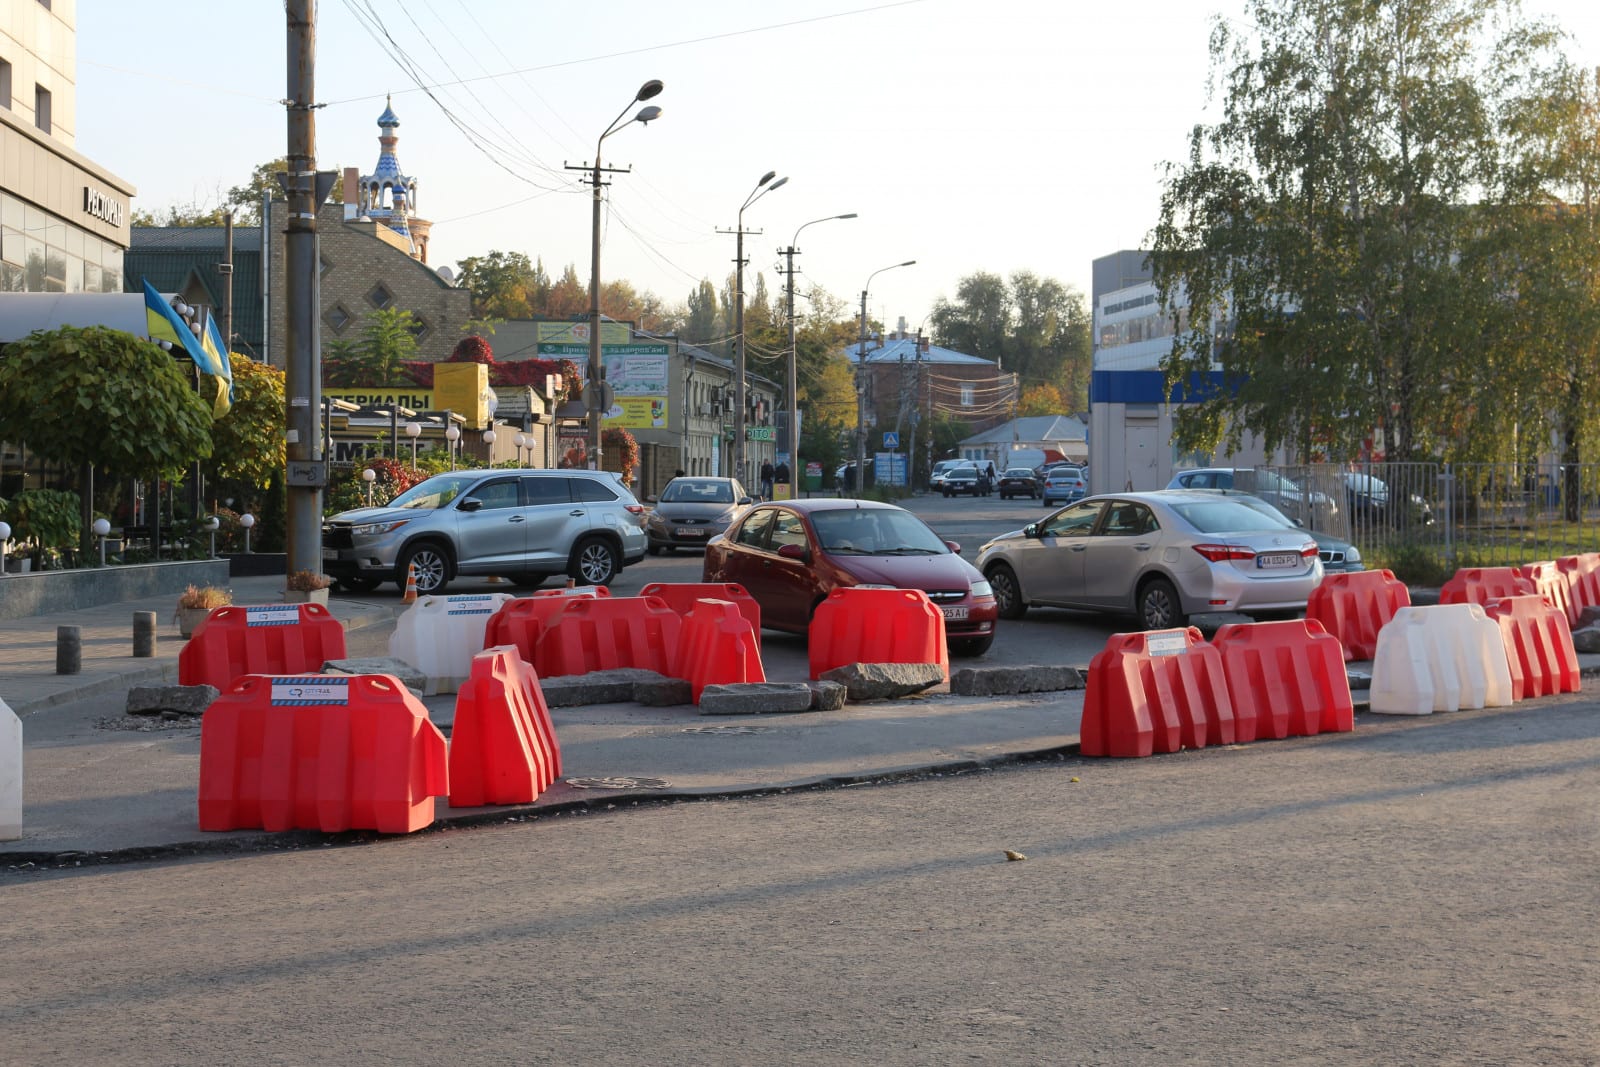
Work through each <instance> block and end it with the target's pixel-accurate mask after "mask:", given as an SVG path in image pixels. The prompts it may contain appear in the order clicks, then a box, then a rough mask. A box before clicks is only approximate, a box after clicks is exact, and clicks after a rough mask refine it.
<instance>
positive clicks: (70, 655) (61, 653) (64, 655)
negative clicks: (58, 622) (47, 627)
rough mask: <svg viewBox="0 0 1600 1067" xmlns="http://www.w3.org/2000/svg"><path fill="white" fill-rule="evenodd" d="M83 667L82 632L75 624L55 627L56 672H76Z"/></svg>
mask: <svg viewBox="0 0 1600 1067" xmlns="http://www.w3.org/2000/svg"><path fill="white" fill-rule="evenodd" d="M82 667H83V634H82V633H81V632H80V631H79V629H78V628H77V627H76V626H57V627H56V673H57V674H77V673H78V671H79V670H81V669H82Z"/></svg>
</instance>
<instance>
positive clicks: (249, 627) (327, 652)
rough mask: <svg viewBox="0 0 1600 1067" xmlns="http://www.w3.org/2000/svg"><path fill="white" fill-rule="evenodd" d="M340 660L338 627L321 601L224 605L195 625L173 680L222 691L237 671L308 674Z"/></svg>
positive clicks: (342, 651)
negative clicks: (175, 678) (331, 661)
mask: <svg viewBox="0 0 1600 1067" xmlns="http://www.w3.org/2000/svg"><path fill="white" fill-rule="evenodd" d="M344 658H345V645H344V626H343V625H342V624H341V623H340V622H339V620H338V619H336V618H334V617H333V614H332V613H331V612H330V611H328V609H327V608H326V607H324V606H322V605H321V604H260V605H252V606H248V607H245V606H238V605H229V606H228V607H225V608H216V609H214V610H213V611H212V612H211V614H210V615H209V616H207V617H206V619H205V620H204V621H203V622H201V623H200V625H199V626H197V627H195V631H194V636H193V637H191V638H190V639H189V643H188V644H187V645H184V646H183V650H182V651H180V652H179V653H178V683H179V684H180V685H211V686H216V688H217V689H219V690H222V691H226V690H227V689H228V687H229V686H230V685H232V684H233V680H234V679H235V678H238V677H240V676H242V675H246V674H304V673H308V672H311V673H314V672H316V671H320V670H322V665H323V664H324V663H326V662H328V661H329V660H330V659H344Z"/></svg>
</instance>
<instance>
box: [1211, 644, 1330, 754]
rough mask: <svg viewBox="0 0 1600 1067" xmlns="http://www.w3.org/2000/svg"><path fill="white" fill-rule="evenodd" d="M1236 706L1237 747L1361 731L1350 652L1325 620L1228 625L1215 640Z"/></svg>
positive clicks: (1235, 731)
mask: <svg viewBox="0 0 1600 1067" xmlns="http://www.w3.org/2000/svg"><path fill="white" fill-rule="evenodd" d="M1211 644H1212V647H1214V648H1215V649H1216V650H1217V651H1218V652H1219V653H1221V655H1222V676H1223V678H1224V679H1225V680H1226V681H1227V683H1228V697H1229V699H1231V700H1232V701H1233V721H1234V741H1235V742H1237V743H1239V744H1243V743H1244V742H1246V741H1257V740H1262V741H1264V740H1268V739H1281V738H1284V737H1309V736H1311V735H1313V734H1328V733H1347V732H1349V731H1351V730H1354V729H1355V728H1356V718H1355V716H1356V711H1355V702H1354V701H1353V700H1352V699H1351V696H1350V677H1349V675H1347V674H1346V673H1345V669H1344V649H1343V647H1341V646H1340V644H1339V642H1338V641H1337V640H1336V639H1335V638H1334V637H1333V636H1332V635H1331V634H1329V633H1328V632H1327V631H1326V630H1324V629H1323V628H1322V624H1321V623H1320V622H1315V621H1313V620H1310V619H1293V620H1291V621H1288V622H1253V623H1244V624H1235V625H1231V626H1224V627H1223V628H1222V629H1220V630H1218V631H1217V634H1216V636H1215V637H1213V638H1212V639H1211Z"/></svg>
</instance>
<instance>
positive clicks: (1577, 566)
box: [1556, 552, 1600, 621]
mask: <svg viewBox="0 0 1600 1067" xmlns="http://www.w3.org/2000/svg"><path fill="white" fill-rule="evenodd" d="M1556 570H1558V571H1561V572H1562V573H1563V574H1565V575H1566V576H1567V584H1568V585H1569V586H1570V588H1571V594H1570V595H1571V597H1572V612H1573V616H1572V617H1573V620H1574V621H1576V620H1577V619H1578V617H1579V616H1581V615H1582V614H1583V609H1584V608H1593V607H1600V553H1597V552H1585V553H1584V554H1583V555H1581V556H1562V557H1561V558H1560V559H1558V560H1556Z"/></svg>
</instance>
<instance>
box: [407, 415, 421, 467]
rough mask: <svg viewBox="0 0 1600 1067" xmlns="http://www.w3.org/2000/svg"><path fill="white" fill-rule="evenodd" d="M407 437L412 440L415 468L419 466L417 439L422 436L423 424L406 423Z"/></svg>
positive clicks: (413, 464)
mask: <svg viewBox="0 0 1600 1067" xmlns="http://www.w3.org/2000/svg"><path fill="white" fill-rule="evenodd" d="M406 436H407V437H409V438H411V465H412V466H413V467H415V466H416V465H417V438H418V437H420V436H422V424H421V423H420V422H408V423H406Z"/></svg>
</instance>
